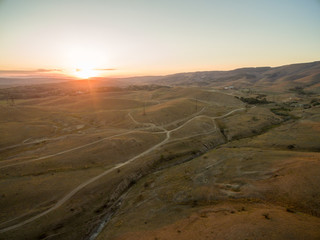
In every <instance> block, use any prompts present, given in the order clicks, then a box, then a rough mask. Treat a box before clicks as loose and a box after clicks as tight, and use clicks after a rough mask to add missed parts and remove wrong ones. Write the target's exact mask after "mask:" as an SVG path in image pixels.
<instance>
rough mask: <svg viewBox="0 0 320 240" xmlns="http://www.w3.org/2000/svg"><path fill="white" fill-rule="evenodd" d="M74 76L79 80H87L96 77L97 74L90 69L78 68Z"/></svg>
mask: <svg viewBox="0 0 320 240" xmlns="http://www.w3.org/2000/svg"><path fill="white" fill-rule="evenodd" d="M74 76H76V77H77V78H82V79H87V78H91V77H96V76H97V72H96V71H95V70H94V69H90V68H77V69H75V72H74Z"/></svg>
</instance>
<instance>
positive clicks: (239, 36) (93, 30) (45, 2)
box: [0, 0, 320, 75]
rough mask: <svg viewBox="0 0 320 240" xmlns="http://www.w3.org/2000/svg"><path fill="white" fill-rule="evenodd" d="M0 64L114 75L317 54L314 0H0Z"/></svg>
mask: <svg viewBox="0 0 320 240" xmlns="http://www.w3.org/2000/svg"><path fill="white" fill-rule="evenodd" d="M0 36H1V37H0V53H1V54H0V69H11V70H12V69H13V70H15V69H39V68H55V69H56V68H59V69H63V70H64V71H65V72H68V71H71V70H70V69H74V68H116V69H117V70H116V71H112V73H111V72H106V73H107V74H115V75H137V74H139V75H143V74H166V73H173V72H181V71H196V70H219V69H233V68H236V67H245V66H277V65H283V64H290V63H296V62H308V61H316V60H320V1H319V0H223V1H222V0H221V1H216V0H211V1H209V0H193V1H191V0H171V1H169V0H162V1H152V0H114V1H113V0H105V1H102V0H90V1H89V0H87V1H80V0H54V1H51V0H0Z"/></svg>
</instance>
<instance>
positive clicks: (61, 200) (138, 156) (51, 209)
mask: <svg viewBox="0 0 320 240" xmlns="http://www.w3.org/2000/svg"><path fill="white" fill-rule="evenodd" d="M203 110H204V109H202V110H200V111H199V112H197V113H196V114H199V113H202V111H203ZM242 110H245V108H238V109H235V110H232V111H230V112H228V113H226V114H224V115H222V116H219V117H210V118H212V119H218V118H224V117H227V116H229V115H231V114H233V113H234V112H237V111H242ZM194 115H195V114H192V115H191V116H193V117H191V118H190V116H189V118H190V119H189V120H187V121H186V122H185V123H183V124H182V125H180V126H179V127H177V128H175V129H172V130H166V129H165V128H164V126H156V125H155V124H153V123H148V124H149V126H150V127H157V128H159V129H161V130H163V132H161V133H165V134H166V138H165V139H164V140H162V141H161V142H160V143H158V144H156V145H154V146H152V147H150V148H149V149H147V150H145V151H144V152H142V153H140V154H138V155H136V156H135V157H132V158H130V159H129V160H128V161H126V162H124V163H120V164H117V165H115V166H114V167H112V168H110V169H108V170H106V171H104V172H103V173H101V174H99V175H97V176H95V177H93V178H91V179H89V180H87V181H85V182H83V183H82V184H80V185H79V186H77V187H76V188H74V189H73V190H72V191H70V192H69V193H68V194H66V195H65V196H64V197H63V198H61V199H60V200H58V201H57V202H56V203H55V204H54V206H52V207H50V208H49V209H47V210H45V211H44V212H41V213H39V214H37V215H35V216H33V217H31V218H29V219H26V220H24V221H22V222H20V223H17V224H14V225H11V226H9V227H5V228H3V229H0V233H2V232H7V231H10V230H13V229H15V228H18V227H21V226H23V225H25V224H27V223H30V222H33V221H34V220H36V219H39V218H41V217H42V216H44V215H46V214H48V213H50V212H52V211H54V210H56V209H57V208H59V207H60V206H62V205H63V204H64V203H65V202H67V201H68V200H69V199H70V198H71V197H72V196H74V195H75V194H76V193H77V192H79V191H80V190H81V189H83V188H85V187H86V186H88V185H89V184H91V183H93V182H95V181H97V180H98V179H100V178H102V177H103V176H106V175H107V174H109V173H110V172H112V171H114V170H116V169H118V168H120V167H123V166H125V165H128V164H130V163H132V162H133V161H135V160H136V159H138V158H140V157H142V156H144V155H146V154H148V153H150V152H152V151H154V150H155V149H157V148H159V147H160V146H162V145H164V144H165V143H167V142H168V141H169V139H170V134H171V133H172V132H173V131H176V130H178V129H180V128H182V127H184V126H185V125H186V124H187V123H189V122H190V121H192V120H194V119H195V118H198V117H200V116H206V115H196V116H194ZM129 117H130V118H131V119H132V120H133V121H134V122H135V123H136V124H144V125H147V123H139V122H137V121H136V120H135V119H134V118H133V117H132V115H131V114H130V113H129ZM206 117H208V116H206ZM186 119H187V118H184V120H186ZM181 121H183V119H182V120H181ZM181 121H180V122H181ZM170 125H171V124H170ZM150 127H149V128H150ZM140 130H141V129H140ZM134 131H136V130H130V131H128V132H124V133H121V134H117V135H113V136H110V137H106V138H103V139H100V140H97V141H94V142H91V143H88V144H85V145H82V146H79V147H75V148H72V149H69V150H65V151H62V152H59V153H56V154H52V155H48V156H44V157H40V158H36V159H32V160H28V161H24V162H19V163H13V164H11V165H6V166H2V167H0V169H1V168H4V167H9V166H14V165H19V164H24V163H29V162H35V161H39V160H42V159H46V158H50V157H54V156H58V155H61V154H64V153H67V152H71V151H75V150H78V149H81V148H84V147H87V146H90V145H93V144H96V143H99V142H102V141H104V140H106V139H110V138H113V137H116V136H122V135H125V134H128V133H131V132H134ZM23 216H25V214H24V215H23ZM21 217H22V216H21ZM18 218H20V217H16V218H15V220H16V219H18ZM10 221H13V219H12V220H9V221H7V222H10ZM2 224H3V223H2Z"/></svg>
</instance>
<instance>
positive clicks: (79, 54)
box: [64, 43, 108, 79]
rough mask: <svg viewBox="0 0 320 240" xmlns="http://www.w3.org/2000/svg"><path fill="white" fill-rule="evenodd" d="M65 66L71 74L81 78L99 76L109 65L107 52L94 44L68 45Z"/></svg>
mask: <svg viewBox="0 0 320 240" xmlns="http://www.w3.org/2000/svg"><path fill="white" fill-rule="evenodd" d="M64 53H65V56H66V57H65V63H64V65H65V67H66V69H68V70H67V71H68V74H69V75H70V76H73V77H76V78H79V79H88V78H92V77H98V76H100V75H101V74H102V72H101V70H99V69H104V68H106V66H107V65H108V62H107V59H106V56H105V54H103V53H102V52H101V50H99V48H98V47H97V46H95V45H93V44H91V45H90V44H80V43H79V44H77V45H75V44H74V45H70V46H68V47H66V50H65V51H64Z"/></svg>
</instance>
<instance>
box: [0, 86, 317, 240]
mask: <svg viewBox="0 0 320 240" xmlns="http://www.w3.org/2000/svg"><path fill="white" fill-rule="evenodd" d="M80 84H81V85H79V89H80V90H79V89H77V87H76V86H77V83H73V84H69V85H67V87H65V86H64V85H62V86H64V87H65V88H64V91H60V90H59V88H58V87H57V89H56V90H55V91H54V92H51V94H49V92H48V91H49V90H50V89H51V88H50V87H48V85H45V84H44V85H43V86H44V87H43V88H41V86H40V87H39V86H37V87H36V89H38V90H37V91H38V94H39V96H38V97H34V96H33V95H32V94H34V92H35V89H34V88H33V87H32V86H29V88H27V89H25V92H26V93H25V94H26V95H27V96H28V97H21V95H19V94H21V93H22V92H23V89H22V88H23V87H16V88H14V89H10V91H12V94H14V93H15V94H16V99H15V101H14V102H10V101H9V102H8V101H5V100H3V101H2V102H1V103H0V104H1V105H0V112H1V114H0V122H1V125H0V135H1V138H0V239H94V238H95V237H97V239H99V240H102V239H153V240H154V239H206V238H211V239H212V238H213V239H246V238H247V239H284V238H286V239H289V238H290V239H303V238H304V239H319V237H320V231H319V229H320V220H319V216H320V205H319V194H320V192H319V190H318V189H319V187H320V186H319V183H320V179H319V176H318V173H319V171H320V155H319V149H320V138H319V136H320V108H319V104H318V103H319V102H320V100H319V97H318V96H317V95H301V94H300V95H299V93H297V92H292V91H284V92H283V93H279V92H277V93H276V94H275V93H272V94H270V92H265V91H263V90H261V91H260V92H259V91H255V92H254V93H252V92H246V91H243V90H241V89H228V90H224V89H221V88H213V87H199V86H198V87H179V86H173V87H168V86H156V85H152V86H144V87H143V86H140V87H139V86H138V87H124V88H105V87H103V86H101V85H95V86H92V85H90V86H89V85H86V84H84V83H80ZM54 86H56V85H54ZM57 86H60V85H57ZM70 86H71V87H70ZM28 89H29V90H30V92H28ZM8 91H9V90H8ZM42 93H43V94H44V95H47V96H42V95H41V94H42ZM19 96H20V97H19ZM293 98H294V99H297V98H298V100H295V101H294V102H293V101H291V100H290V101H289V100H288V99H293ZM252 99H254V102H255V103H252V101H253V100H252ZM263 99H264V100H263ZM244 223H246V224H244ZM230 228H231V230H230ZM199 236H200V237H199ZM257 236H260V237H259V238H257Z"/></svg>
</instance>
